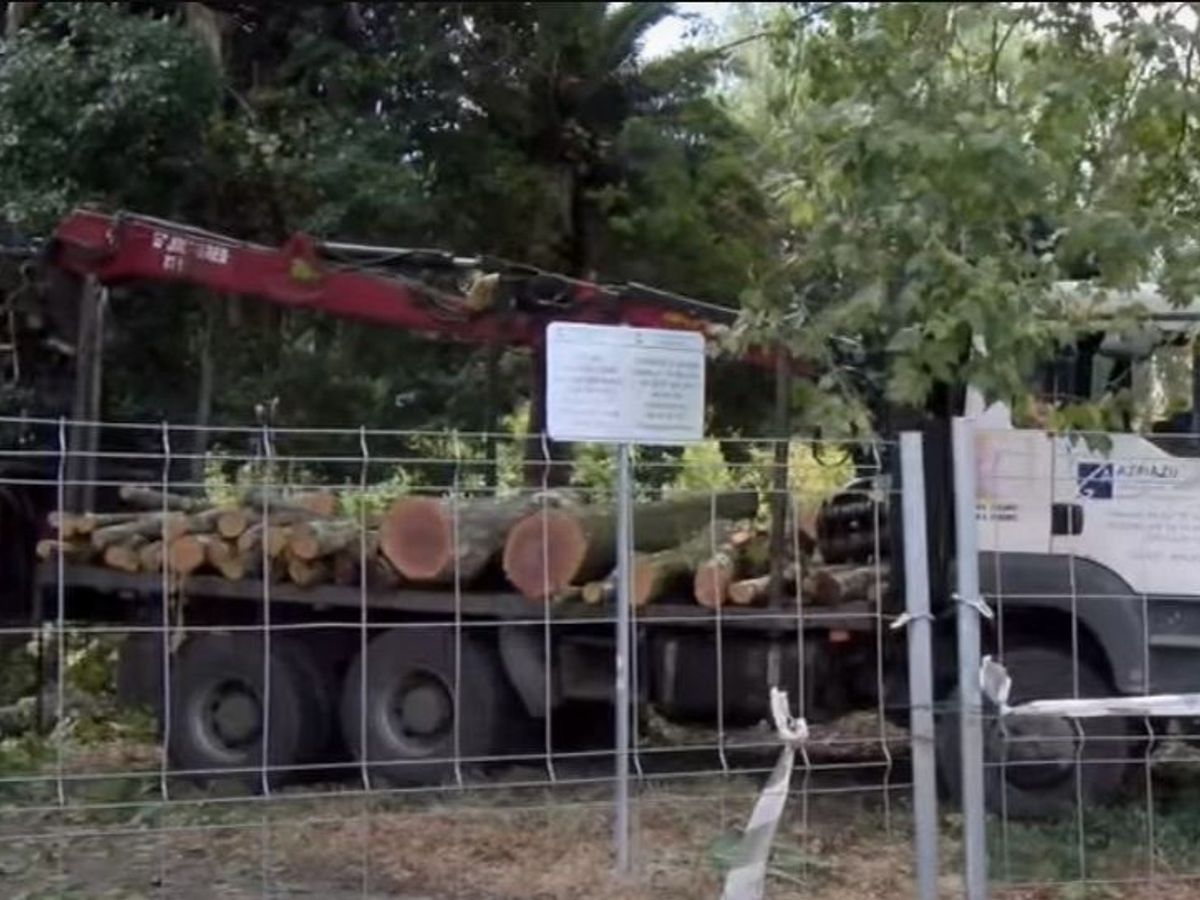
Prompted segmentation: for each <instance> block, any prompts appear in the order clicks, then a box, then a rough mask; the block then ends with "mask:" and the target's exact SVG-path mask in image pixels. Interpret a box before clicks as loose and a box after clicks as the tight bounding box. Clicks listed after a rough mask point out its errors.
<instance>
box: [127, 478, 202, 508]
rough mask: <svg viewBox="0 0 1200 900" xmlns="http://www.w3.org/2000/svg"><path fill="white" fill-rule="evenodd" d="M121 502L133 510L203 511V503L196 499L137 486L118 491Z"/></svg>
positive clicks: (128, 486) (131, 485)
mask: <svg viewBox="0 0 1200 900" xmlns="http://www.w3.org/2000/svg"><path fill="white" fill-rule="evenodd" d="M119 493H120V497H121V502H122V503H124V504H125V505H126V506H132V507H134V508H135V509H145V510H149V511H151V512H153V511H155V510H163V509H166V510H170V511H174V512H195V511H196V510H198V509H203V508H204V506H205V503H204V501H203V500H201V499H199V498H197V497H184V496H181V495H179V494H164V493H163V492H162V491H158V490H155V489H154V488H151V487H145V486H143V485H138V484H126V485H123V486H122V487H121V489H120V492H119Z"/></svg>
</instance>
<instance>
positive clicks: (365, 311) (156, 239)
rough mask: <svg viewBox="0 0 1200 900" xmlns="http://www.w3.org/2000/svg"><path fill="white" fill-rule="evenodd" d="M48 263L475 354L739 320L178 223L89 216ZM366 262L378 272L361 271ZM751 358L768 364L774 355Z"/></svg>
mask: <svg viewBox="0 0 1200 900" xmlns="http://www.w3.org/2000/svg"><path fill="white" fill-rule="evenodd" d="M50 254H51V260H52V262H54V263H55V264H56V265H59V266H61V267H62V268H64V269H66V270H68V271H71V272H74V273H76V274H79V275H92V276H94V277H95V278H96V279H97V280H99V281H100V282H101V283H103V284H119V283H122V282H128V281H162V282H183V283H187V284H193V285H197V286H199V287H203V288H206V289H208V290H211V291H215V292H218V293H228V294H240V295H247V296H251V297H255V298H259V299H262V300H267V301H270V302H272V303H278V304H281V305H283V306H287V307H292V308H303V309H312V310H317V311H320V312H324V313H328V314H330V315H334V316H340V317H344V318H350V319H360V320H363V321H367V322H375V323H378V324H381V325H387V326H390V327H394V328H399V329H403V330H405V331H412V332H416V333H419V334H424V335H430V336H434V337H440V338H449V339H452V340H459V341H466V342H469V343H481V344H482V343H497V344H500V345H505V346H507V345H513V344H518V345H534V344H537V343H538V342H539V341H541V340H542V335H543V334H544V329H545V325H546V323H547V322H549V321H576V322H591V323H601V324H626V325H634V326H639V327H647V328H674V329H686V330H692V331H699V332H701V333H703V334H704V335H705V336H706V337H708V338H709V339H710V340H712V339H715V338H717V337H718V336H719V335H720V334H722V333H723V332H724V330H725V329H727V328H728V326H729V325H731V324H732V323H733V321H734V318H735V315H736V313H735V312H734V311H733V310H729V309H726V308H724V307H718V306H714V305H711V304H706V303H702V302H700V301H695V300H688V299H685V298H681V297H676V296H673V295H670V294H665V293H661V292H657V291H653V290H651V289H648V288H640V287H637V286H632V287H626V286H619V287H608V286H602V285H597V284H591V283H587V282H581V281H576V280H573V279H568V278H565V277H562V276H553V275H546V274H544V273H537V272H534V271H533V270H528V269H520V268H517V267H508V269H500V270H499V271H490V272H489V271H488V268H489V267H488V266H486V265H485V264H484V263H482V262H481V261H462V260H453V259H452V258H450V257H448V256H445V255H444V254H442V255H436V260H435V261H436V263H437V264H438V265H440V266H442V267H443V271H449V270H452V269H454V268H455V267H457V268H458V269H459V270H460V271H459V272H457V273H454V274H455V275H456V279H455V280H456V283H455V285H454V286H453V287H451V288H450V289H442V288H438V287H435V286H433V285H432V284H430V283H429V282H428V280H422V278H421V277H414V276H413V275H409V274H406V272H415V271H417V270H420V271H421V272H426V271H427V270H428V266H429V262H430V258H431V257H433V256H435V255H434V254H431V253H429V252H424V251H401V250H396V251H388V250H384V249H382V248H348V247H345V246H344V245H335V244H320V243H318V242H316V241H314V240H313V239H311V238H309V237H307V236H305V235H302V234H297V235H294V236H292V237H291V238H289V239H288V240H287V241H286V242H285V243H284V244H283V245H282V246H280V247H266V246H262V245H259V244H253V243H249V242H246V241H239V240H235V239H232V238H229V237H225V236H223V235H219V234H213V233H211V232H207V231H202V230H199V229H195V228H191V227H189V226H186V225H181V224H178V223H174V222H166V221H162V220H159V219H152V218H147V217H143V216H135V215H117V216H110V215H105V214H102V213H98V212H92V211H87V210H77V211H75V212H73V213H71V214H70V215H68V216H67V217H66V218H65V219H63V220H62V222H60V223H59V225H58V227H57V228H56V229H55V232H54V241H53V243H52V245H51V250H50ZM364 256H370V257H371V258H372V262H371V263H370V264H367V263H364V262H363V258H364ZM381 262H384V263H390V264H392V265H388V266H387V267H385V266H384V265H381ZM471 273H473V274H474V276H475V277H476V278H481V277H482V278H483V279H488V278H490V283H488V284H487V289H486V290H484V291H481V292H480V295H479V296H473V293H474V292H468V293H464V291H463V290H462V288H461V286H460V283H461V282H462V281H464V280H466V279H467V278H468V276H469V275H470V274H471ZM479 283H481V284H482V283H483V282H482V281H481V282H479ZM749 358H750V359H751V361H754V362H761V363H769V362H770V360H769V359H768V358H767V356H766V355H765V354H759V353H754V354H750V355H749Z"/></svg>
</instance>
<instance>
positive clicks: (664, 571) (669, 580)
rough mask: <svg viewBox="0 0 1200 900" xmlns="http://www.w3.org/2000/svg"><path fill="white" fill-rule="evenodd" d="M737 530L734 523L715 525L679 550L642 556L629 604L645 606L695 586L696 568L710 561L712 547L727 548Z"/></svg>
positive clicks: (636, 564)
mask: <svg viewBox="0 0 1200 900" xmlns="http://www.w3.org/2000/svg"><path fill="white" fill-rule="evenodd" d="M737 530H738V529H737V526H736V525H734V523H732V522H728V521H724V520H722V521H718V522H713V523H712V524H711V525H707V526H705V527H704V528H702V529H701V530H700V531H699V532H697V533H696V534H695V535H694V536H693V537H692V538H691V539H690V540H688V541H686V542H684V543H682V544H680V545H679V546H678V547H672V548H670V549H669V550H659V551H658V552H657V553H650V554H646V555H641V554H639V555H638V556H637V557H636V558H635V559H634V563H633V587H632V592H631V596H630V601H631V602H632V603H633V605H634V606H645V605H646V604H647V603H650V602H651V601H653V600H657V599H658V598H659V597H661V596H662V595H663V594H664V593H666V592H667V591H668V590H670V589H671V588H673V587H683V586H684V585H690V584H693V583H694V578H695V572H696V567H697V566H699V565H700V564H701V563H702V562H703V561H704V560H706V559H708V557H709V554H711V553H712V548H713V546H714V545H715V546H722V545H724V544H726V543H727V542H729V541H730V540H731V539H732V537H733V535H734V534H735V533H737ZM685 596H686V594H685Z"/></svg>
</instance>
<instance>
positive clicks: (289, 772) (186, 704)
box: [167, 633, 330, 791]
mask: <svg viewBox="0 0 1200 900" xmlns="http://www.w3.org/2000/svg"><path fill="white" fill-rule="evenodd" d="M272 645H273V646H272V653H271V670H270V677H271V685H270V688H271V692H270V698H269V699H270V716H269V721H268V722H267V723H266V724H267V725H268V726H269V735H267V734H264V729H263V724H264V723H263V708H264V706H265V701H266V699H267V698H266V696H265V691H264V684H263V674H264V673H263V641H262V639H261V637H260V636H258V635H252V634H243V633H238V634H202V635H198V636H195V637H192V638H191V639H189V640H188V642H187V643H186V644H184V645H183V647H182V648H181V649H180V651H179V653H178V654H177V655H176V658H175V660H174V663H173V666H172V670H171V721H170V727H169V731H168V734H167V752H168V756H169V758H170V760H171V763H172V765H173V766H174V767H175V768H177V769H179V770H182V771H183V772H184V773H186V774H187V777H189V778H191V779H192V780H196V781H199V782H201V783H213V782H218V781H222V782H223V781H225V780H226V779H228V780H229V781H232V782H233V783H235V784H237V785H240V786H241V787H242V788H243V789H249V790H251V791H254V790H257V789H259V788H260V787H261V786H262V783H263V780H262V774H261V770H262V768H263V767H264V766H266V767H267V768H268V773H267V782H268V784H269V785H271V786H275V785H278V784H283V783H286V781H287V780H288V779H289V777H293V776H295V775H296V774H297V773H296V770H295V768H294V767H295V766H297V765H299V764H302V763H305V762H307V761H309V759H310V758H311V757H312V755H313V754H314V752H315V746H316V744H317V743H318V741H319V740H320V738H319V731H320V726H321V721H322V717H321V710H320V704H319V702H317V701H314V697H313V692H312V687H313V686H312V684H311V683H310V682H309V679H308V677H307V675H306V674H305V672H304V670H303V665H297V664H296V655H295V653H294V652H293V646H292V644H291V642H289V641H288V640H287V639H286V638H277V639H273V640H272ZM329 720H330V715H329V714H328V713H326V715H325V716H324V721H325V722H328V721H329ZM325 734H326V735H328V726H326V731H325ZM313 735H318V737H313ZM265 738H266V740H265ZM268 742H269V747H268V746H267V744H268ZM226 770H228V772H229V774H228V775H224V774H223V773H224V772H225V771H226Z"/></svg>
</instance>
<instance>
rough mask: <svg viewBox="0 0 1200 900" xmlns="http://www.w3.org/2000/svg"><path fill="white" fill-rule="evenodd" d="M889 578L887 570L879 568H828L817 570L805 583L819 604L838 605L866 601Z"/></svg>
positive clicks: (853, 566) (849, 566) (848, 566)
mask: <svg viewBox="0 0 1200 900" xmlns="http://www.w3.org/2000/svg"><path fill="white" fill-rule="evenodd" d="M886 577H887V569H885V568H884V569H881V568H879V567H877V566H873V565H872V566H855V565H847V566H826V567H824V568H821V569H817V570H816V571H815V572H813V573H812V574H811V575H810V576H809V577H808V578H806V579H805V581H806V582H807V583H808V584H809V585H810V590H811V593H812V597H813V599H814V600H815V601H816V602H817V603H824V604H837V603H846V602H848V601H850V600H866V599H869V598H870V597H872V596H873V595H874V593H875V585H876V583H877V582H882V581H884V580H885V579H886Z"/></svg>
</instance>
